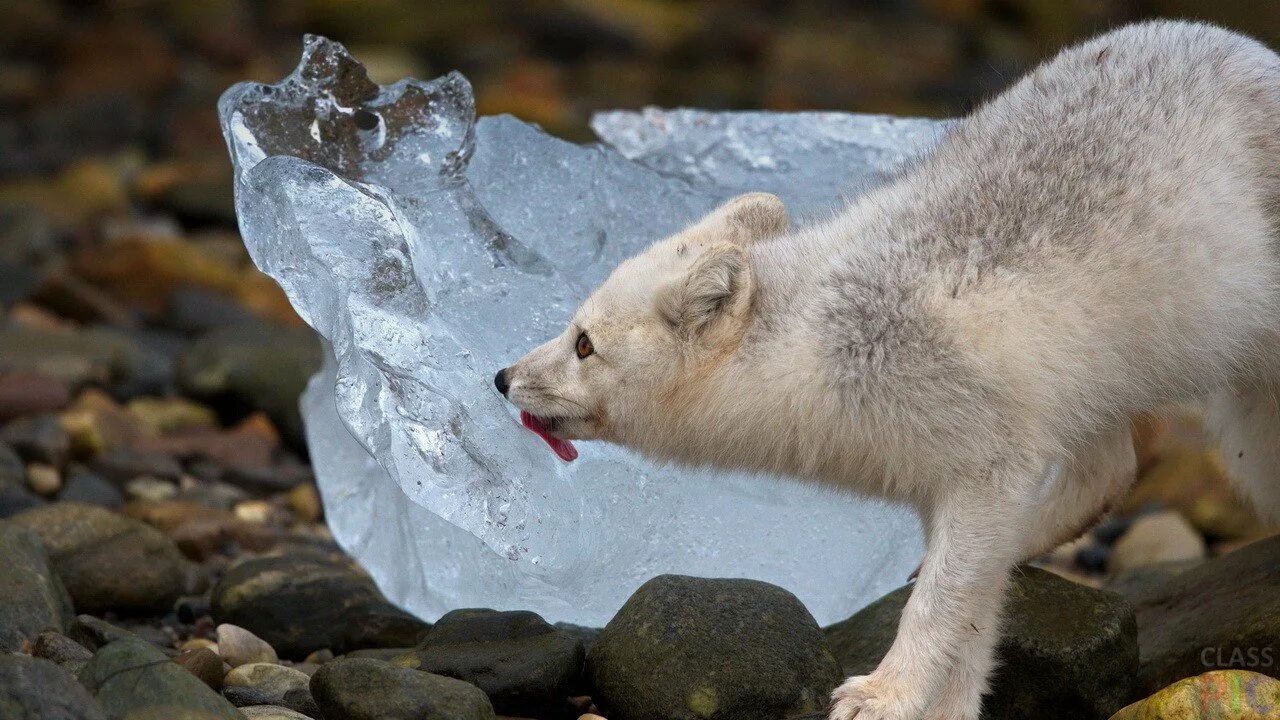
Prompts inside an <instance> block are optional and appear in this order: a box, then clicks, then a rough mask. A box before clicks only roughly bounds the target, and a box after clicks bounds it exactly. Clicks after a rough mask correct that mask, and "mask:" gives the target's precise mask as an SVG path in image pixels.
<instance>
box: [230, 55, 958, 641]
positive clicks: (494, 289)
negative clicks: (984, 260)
mask: <svg viewBox="0 0 1280 720" xmlns="http://www.w3.org/2000/svg"><path fill="white" fill-rule="evenodd" d="M219 113H220V117H221V122H222V128H223V132H224V134H225V136H226V139H227V143H228V146H229V149H230V152H231V157H232V161H233V163H234V166H235V192H236V208H237V211H238V214H239V218H240V227H241V231H242V233H243V236H244V239H245V242H246V244H247V246H248V248H249V252H250V253H251V255H252V256H253V259H254V261H255V262H256V263H257V265H258V266H259V267H260V268H261V269H262V270H264V271H265V272H267V273H268V274H270V275H271V276H272V277H274V278H275V279H276V280H277V281H278V282H279V283H280V285H281V286H282V287H283V288H284V290H285V291H286V293H287V294H288V296H289V298H290V300H291V301H292V302H293V304H294V307H295V308H297V310H298V312H299V313H300V314H301V315H302V317H303V318H304V319H305V320H306V321H307V322H308V323H309V324H310V325H311V326H312V327H314V328H315V329H316V330H317V331H318V332H319V333H320V335H322V336H323V338H324V340H325V342H326V347H327V349H328V351H329V352H328V358H327V362H326V364H325V367H324V369H323V370H322V371H321V372H320V373H319V374H318V375H317V376H316V377H315V378H314V379H313V380H312V381H311V384H310V386H309V388H308V390H307V392H306V394H305V396H304V397H303V400H302V408H303V414H304V417H305V419H306V424H307V437H308V441H309V445H310V449H311V453H312V459H313V462H314V465H315V469H316V473H317V476H318V478H319V483H320V488H321V491H322V493H323V497H324V500H325V506H326V510H327V513H328V519H329V523H330V525H331V527H332V529H333V532H334V534H335V536H336V538H337V540H338V541H339V542H340V543H341V544H342V545H343V546H344V547H345V548H346V549H347V550H348V551H350V552H351V553H352V554H353V555H354V556H355V557H357V558H358V559H359V560H360V561H361V562H362V563H363V564H364V565H365V567H367V568H368V569H369V571H370V572H371V574H372V575H373V576H374V578H375V580H376V581H377V582H378V584H379V585H380V586H381V587H382V589H383V590H384V591H385V592H386V594H387V596H388V597H390V598H391V599H392V600H394V601H396V602H398V603H399V604H401V605H403V606H404V607H406V608H407V609H409V610H411V611H413V612H415V613H417V614H419V615H421V616H422V617H424V618H427V619H435V618H436V617H438V616H439V615H441V614H442V613H444V612H445V611H447V610H450V609H453V608H457V607H493V608H524V609H531V610H535V611H538V612H540V613H542V614H543V615H545V616H546V617H548V618H550V619H553V620H562V621H570V622H576V623H581V624H593V625H599V624H602V623H604V622H605V621H606V620H608V618H609V617H611V616H612V614H613V613H614V612H615V611H616V610H617V609H618V607H619V606H620V605H621V604H622V602H623V601H624V600H625V599H626V598H627V597H628V595H630V593H631V592H632V591H633V590H635V588H636V587H637V586H639V585H640V584H641V583H642V582H644V581H645V580H647V579H648V578H650V577H652V576H654V575H657V574H660V573H684V574H691V575H703V576H719V577H726V576H741V577H752V578H758V579H761V580H766V581H769V582H773V583H776V584H778V585H781V586H783V587H785V588H788V589H790V590H792V591H793V592H795V593H796V594H797V595H798V596H799V597H800V598H801V600H803V601H804V602H805V604H806V605H807V606H808V607H809V608H810V610H811V611H812V612H813V614H814V615H815V616H816V617H817V618H818V619H819V620H820V621H822V622H828V621H834V620H837V619H840V618H843V617H846V616H848V615H849V614H850V613H852V612H853V611H854V610H856V609H858V608H860V607H861V606H863V605H864V604H866V603H867V602H869V601H870V600H872V599H874V598H876V597H878V596H879V595H881V594H882V593H883V592H885V591H887V590H888V589H890V588H892V587H896V586H898V585H900V584H901V583H902V582H903V580H904V579H905V578H906V576H907V574H908V573H909V572H910V570H911V569H912V567H913V566H914V565H915V563H916V562H917V561H918V559H919V557H920V553H921V543H920V539H919V529H918V525H917V524H916V521H915V520H914V519H913V518H912V517H911V516H910V515H909V514H908V513H906V512H905V511H903V510H902V509H900V508H894V507H890V506H887V505H885V504H882V503H879V502H873V501H868V500H862V499H858V498H854V497H851V496H845V495H838V494H835V493H832V492H829V491H823V490H819V489H816V488H813V487H809V486H804V485H800V484H798V483H794V482H791V481H785V480H782V481H779V480H776V479H772V478H761V477H755V476H744V475H724V474H715V473H710V472H703V471H693V470H686V469H680V468H675V467H666V466H658V465H655V464H652V463H650V462H647V461H645V460H643V459H641V458H639V457H637V456H636V455H633V454H632V453H630V452H627V451H626V450H624V449H621V448H617V447H613V446H609V445H604V444H599V443H590V444H586V445H585V446H584V447H583V448H582V456H581V458H580V459H579V460H578V461H577V462H575V463H572V464H565V463H562V462H561V461H560V460H558V459H557V458H556V457H555V456H554V455H553V454H552V453H551V452H549V451H548V449H547V447H546V446H545V445H544V444H543V443H542V441H541V440H539V439H538V438H537V437H536V436H534V435H533V434H532V433H529V432H527V431H525V430H523V429H522V428H521V426H520V425H519V422H518V420H517V419H516V414H515V411H514V410H513V409H512V408H511V407H510V406H509V405H508V404H507V403H506V402H505V401H504V400H503V398H501V397H500V396H499V395H498V394H497V392H496V391H495V390H494V389H493V386H492V377H493V373H494V372H495V370H496V369H497V368H499V367H502V366H505V365H507V364H509V363H510V362H511V361H512V360H514V359H516V358H518V357H519V356H521V355H522V354H523V353H524V352H525V351H527V350H528V349H530V348H532V347H533V346H534V345H536V344H538V343H540V342H542V341H543V340H544V339H546V338H547V337H550V336H552V335H554V334H556V333H558V332H560V330H561V329H562V327H563V324H564V323H565V322H566V320H567V319H568V318H569V316H570V314H571V313H572V311H573V309H574V308H575V306H576V305H577V303H578V302H579V301H581V299H582V298H583V297H585V296H586V294H587V293H588V292H589V291H590V290H591V288H593V287H594V286H595V285H596V283H598V282H599V281H600V280H601V279H602V278H603V277H604V276H605V275H606V274H607V273H608V272H609V271H610V269H612V268H613V267H614V265H616V264H617V263H618V262H619V261H620V260H622V259H623V258H625V257H627V256H629V255H631V254H633V253H635V252H636V251H638V250H639V249H641V248H643V247H644V246H645V245H646V244H648V243H650V242H652V241H654V240H656V239H658V238H661V237H663V236H665V235H667V234H669V233H671V232H673V231H675V230H677V229H679V228H680V227H682V226H683V225H685V224H687V223H689V222H690V221H692V220H694V219H696V218H697V217H699V215H701V214H702V213H705V212H707V211H708V210H710V209H711V208H713V207H714V206H715V205H717V204H718V203H720V202H722V201H723V200H725V199H727V198H729V197H731V196H733V195H735V194H737V193H739V192H743V191H748V190H769V191H773V192H776V193H778V194H779V195H781V196H782V197H783V198H784V200H786V201H787V203H788V204H789V205H790V206H791V207H792V208H793V210H795V211H798V214H799V215H809V216H812V215H814V214H820V213H823V212H830V211H832V210H833V209H835V208H836V207H838V205H839V202H840V200H841V198H842V197H846V196H848V195H851V194H855V193H857V192H859V191H860V190H863V189H865V188H867V187H870V186H873V185H874V184H876V183H877V182H879V181H881V180H882V179H883V178H884V177H886V176H887V175H888V174H890V173H892V172H894V170H895V168H897V167H899V166H900V165H901V164H902V163H903V162H904V161H905V160H907V159H908V158H910V157H911V156H912V155H913V154H915V153H917V152H919V151H921V150H922V149H924V148H926V147H927V146H928V145H929V144H930V143H932V142H934V141H935V140H936V139H937V137H938V136H939V134H940V133H941V131H942V127H943V126H942V124H941V123H937V122H931V121H925V120H900V119H892V118H886V117H871V116H860V115H847V114H836V113H796V114H775V113H718V112H702V111H697V110H677V111H667V112H664V111H655V110H646V111H644V112H640V113H633V112H611V113H605V114H601V115H599V116H597V117H596V119H595V121H594V127H595V129H596V132H597V133H598V134H599V135H600V137H601V138H602V139H603V141H604V142H603V143H600V144H594V145H576V144H572V143H568V142H565V141H562V140H559V139H556V138H554V137H551V136H549V135H547V134H545V133H544V132H542V131H541V130H540V129H538V128H537V127H535V126H532V125H529V124H526V123H523V122H520V121H519V120H516V119H514V118H512V117H508V116H502V117H486V118H481V119H479V120H478V121H477V120H476V119H475V106H474V100H473V97H472V93H471V88H470V86H469V84H468V83H467V81H466V80H465V79H464V78H463V77H462V76H461V75H458V74H456V73H454V74H450V75H446V76H444V77H441V78H438V79H436V80H433V81H430V82H420V81H417V80H412V79H406V80H402V81H400V82H397V83H395V84H392V85H388V86H385V87H382V86H378V85H376V84H374V83H372V82H371V81H370V80H369V79H368V77H367V75H366V74H365V72H364V68H363V67H362V66H361V65H360V64H359V63H358V62H356V61H355V60H354V59H352V58H351V57H350V56H349V55H348V54H347V52H346V50H345V49H344V48H343V47H342V46H341V45H338V44H337V43H333V42H330V41H328V40H325V39H323V38H319V37H308V38H307V39H306V42H305V49H304V52H303V57H302V61H301V63H300V64H299V66H298V68H297V70H296V71H295V72H294V73H293V74H292V75H290V76H289V77H287V78H285V79H284V80H283V81H281V82H280V83H278V84H276V85H261V84H251V83H241V84H238V85H236V86H234V87H232V88H231V89H229V90H228V91H227V92H226V93H225V94H224V95H223V97H222V99H221V101H220V102H219Z"/></svg>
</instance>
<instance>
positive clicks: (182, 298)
mask: <svg viewBox="0 0 1280 720" xmlns="http://www.w3.org/2000/svg"><path fill="white" fill-rule="evenodd" d="M255 319H256V318H255V317H254V315H253V314H252V313H250V312H249V311H248V310H246V309H245V308H244V307H242V306H241V305H240V304H239V303H237V302H236V301H235V300H233V299H232V298H229V297H227V296H226V295H224V294H222V293H216V292H211V291H209V290H204V289H201V288H192V287H182V288H177V289H175V290H174V291H173V293H172V294H171V295H170V296H169V302H168V306H167V307H166V308H165V315H164V323H165V325H167V326H168V327H171V328H173V329H174V330H177V331H179V332H182V333H185V334H188V335H202V334H204V333H207V332H210V331H212V330H215V329H217V328H219V327H223V326H226V325H243V324H246V323H251V322H254V321H255Z"/></svg>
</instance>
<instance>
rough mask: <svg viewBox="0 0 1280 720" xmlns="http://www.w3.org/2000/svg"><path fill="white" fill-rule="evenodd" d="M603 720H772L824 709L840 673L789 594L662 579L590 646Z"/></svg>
mask: <svg viewBox="0 0 1280 720" xmlns="http://www.w3.org/2000/svg"><path fill="white" fill-rule="evenodd" d="M587 667H588V672H589V673H590V676H591V680H592V682H593V683H594V685H595V688H596V694H595V700H596V702H597V703H598V704H599V705H600V706H601V708H602V709H603V710H604V711H605V714H606V715H607V716H608V717H609V718H610V720H684V719H688V720H712V719H716V720H719V719H721V718H723V719H725V720H729V719H732V720H756V719H758V720H776V718H779V717H784V716H786V715H791V714H797V713H802V712H808V711H814V710H818V709H820V708H823V707H825V706H826V705H827V702H828V698H829V697H830V693H831V691H832V690H833V689H834V688H835V686H836V685H837V684H839V682H840V679H841V675H840V665H839V663H838V662H837V661H836V658H835V656H834V655H832V653H831V650H830V649H829V648H828V647H827V643H826V641H825V640H824V638H823V636H822V630H821V629H819V627H818V625H817V623H816V622H814V619H813V616H812V615H810V614H809V611H808V610H806V609H805V607H804V605H802V604H801V603H800V601H799V600H797V599H796V597H795V596H794V595H792V594H791V593H789V592H787V591H786V590H783V589H782V588H779V587H777V586H774V585H770V584H768V583H763V582H759V581H755V580H736V579H734V580H730V579H721V580H716V579H706V578H694V577H686V576H682V575H662V576H659V577H656V578H654V579H652V580H650V581H649V582H647V583H645V584H644V585H642V586H641V587H640V589H639V590H636V592H635V594H633V595H632V596H631V598H630V599H629V600H627V602H626V604H625V605H623V606H622V609H621V610H619V611H618V614H617V615H616V616H614V618H613V620H611V621H609V624H608V625H606V626H605V628H604V630H603V632H601V633H600V637H599V638H598V639H597V640H596V641H595V643H594V644H593V645H592V647H591V652H590V654H589V655H588V658H587Z"/></svg>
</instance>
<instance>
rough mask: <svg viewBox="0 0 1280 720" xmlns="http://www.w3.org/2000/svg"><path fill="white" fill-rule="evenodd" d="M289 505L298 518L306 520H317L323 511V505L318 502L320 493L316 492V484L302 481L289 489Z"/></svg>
mask: <svg viewBox="0 0 1280 720" xmlns="http://www.w3.org/2000/svg"><path fill="white" fill-rule="evenodd" d="M289 507H290V508H293V512H294V513H296V514H297V516H298V519H299V520H303V521H306V522H312V523H313V522H319V521H320V517H321V515H322V514H323V513H324V507H323V506H322V505H321V503H320V493H318V492H316V486H315V485H312V484H310V483H304V484H302V485H299V486H298V487H296V488H294V489H292V490H290V491H289Z"/></svg>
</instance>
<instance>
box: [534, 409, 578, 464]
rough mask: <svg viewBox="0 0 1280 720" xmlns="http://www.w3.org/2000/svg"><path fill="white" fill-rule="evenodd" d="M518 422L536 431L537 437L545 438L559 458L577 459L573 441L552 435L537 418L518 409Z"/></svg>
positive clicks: (566, 460) (566, 459)
mask: <svg viewBox="0 0 1280 720" xmlns="http://www.w3.org/2000/svg"><path fill="white" fill-rule="evenodd" d="M520 424H521V425H524V426H525V427H527V428H529V429H530V430H532V431H534V432H535V433H537V435H538V437H540V438H542V439H543V440H546V441H547V444H548V445H550V446H551V449H552V450H554V451H555V453H556V455H559V456H560V459H561V460H563V461H565V462H573V461H574V460H577V459H578V448H576V447H574V446H573V443H571V442H569V441H568V440H561V439H560V438H558V437H552V436H551V435H550V434H548V433H547V429H546V428H544V427H542V423H540V422H538V418H536V417H534V416H533V415H530V414H529V413H527V412H525V411H524V410H521V411H520Z"/></svg>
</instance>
